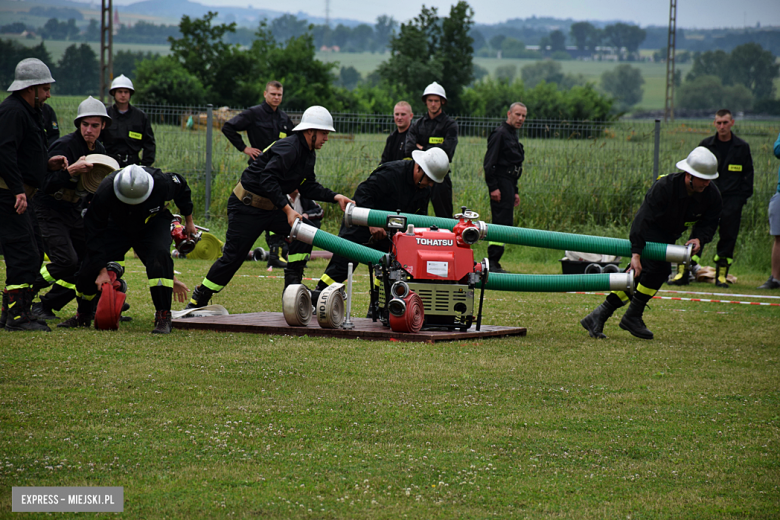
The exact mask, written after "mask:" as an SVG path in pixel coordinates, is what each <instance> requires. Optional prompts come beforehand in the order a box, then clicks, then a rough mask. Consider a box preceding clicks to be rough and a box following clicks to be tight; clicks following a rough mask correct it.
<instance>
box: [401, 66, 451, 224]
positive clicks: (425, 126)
mask: <svg viewBox="0 0 780 520" xmlns="http://www.w3.org/2000/svg"><path fill="white" fill-rule="evenodd" d="M422 101H423V103H425V106H426V107H427V109H428V111H427V112H426V113H425V115H424V116H422V117H421V118H420V119H418V120H417V121H415V122H414V123H413V124H412V125H411V126H410V127H409V131H408V132H407V135H406V145H405V147H404V152H405V154H406V157H411V156H412V155H411V154H412V150H423V151H424V150H429V149H430V148H441V149H442V150H444V151H445V152H446V153H447V157H448V159H449V161H450V163H451V162H452V158H453V156H454V155H455V148H456V147H457V146H458V123H456V122H455V121H453V120H452V119H450V118H449V116H447V114H445V113H444V112H443V110H442V109H443V107H444V105H446V104H447V94H446V93H445V92H444V88H443V87H442V86H441V85H439V84H438V83H436V82H435V81H434V82H433V83H431V84H430V85H428V86H427V87H425V91H424V92H423V95H422ZM431 203H432V204H433V211H434V213H435V214H436V216H437V217H442V218H452V179H451V178H450V174H449V173H448V174H447V176H446V177H445V178H444V182H442V183H439V184H436V186H434V187H433V190H432V194H431Z"/></svg>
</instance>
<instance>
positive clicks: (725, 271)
mask: <svg viewBox="0 0 780 520" xmlns="http://www.w3.org/2000/svg"><path fill="white" fill-rule="evenodd" d="M729 267H730V266H729V264H728V263H726V262H718V264H717V265H716V267H715V285H716V286H717V287H720V288H721V289H728V288H729V284H728V281H727V277H728V275H729Z"/></svg>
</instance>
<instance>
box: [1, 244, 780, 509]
mask: <svg viewBox="0 0 780 520" xmlns="http://www.w3.org/2000/svg"><path fill="white" fill-rule="evenodd" d="M483 246H484V245H483V244H480V246H479V248H478V249H479V250H478V252H477V257H478V258H481V257H482V256H484V250H483V249H484V247H483ZM524 258H526V257H525V256H524V255H523V254H522V252H521V249H520V248H511V250H510V253H509V258H508V259H507V261H505V262H503V263H504V264H505V267H508V268H509V269H511V270H512V271H514V272H524V273H547V274H552V273H558V272H560V267H559V266H558V265H557V264H555V263H554V262H541V263H540V262H530V261H526V260H524ZM325 265H326V264H325V262H324V261H322V260H317V261H313V262H312V263H311V264H310V267H309V269H308V270H307V276H310V277H317V276H319V275H320V274H321V273H322V271H323V270H324V268H325ZM175 266H176V269H177V271H178V272H179V273H180V274H179V275H178V276H179V278H181V279H182V280H184V281H185V282H186V283H187V284H189V285H190V287H193V286H194V285H195V284H196V283H198V282H199V281H200V279H202V277H203V276H204V275H205V273H206V272H207V270H208V268H209V266H210V263H209V262H207V261H193V260H189V261H187V260H177V261H176V264H175ZM127 269H128V273H127V274H126V278H127V279H128V283H129V286H130V292H129V295H128V301H129V302H130V303H131V305H132V307H131V310H130V311H129V312H128V314H129V315H130V316H132V317H133V321H132V322H130V323H123V324H122V325H121V330H119V331H118V332H99V331H95V330H94V329H92V330H62V329H55V330H54V331H53V332H51V333H48V334H43V333H37V334H36V333H33V334H28V333H8V332H0V517H1V518H15V517H16V515H13V514H12V513H11V488H12V487H13V486H123V487H124V496H125V503H124V511H125V516H126V517H127V518H142V519H143V518H145V519H158V518H180V519H192V518H208V519H214V518H278V519H288V518H317V519H319V518H329V519H330V518H332V519H335V518H366V519H375V518H404V517H405V518H441V519H451V518H487V517H496V518H511V517H519V518H592V519H602V518H629V517H630V518H675V519H678V518H692V519H701V518H776V517H778V515H780V491H779V490H778V485H779V484H780V449H779V447H778V441H779V440H780V438H779V435H778V433H779V430H778V428H779V427H780V415H778V409H779V407H780V388H779V386H780V371H779V370H778V368H779V363H778V357H779V356H780V307H776V306H774V307H770V306H756V305H739V304H719V303H702V302H690V301H672V300H653V302H652V303H651V304H650V310H649V311H648V312H647V313H646V316H645V318H646V322H647V324H648V327H649V328H650V329H651V330H653V331H654V332H655V334H656V339H655V340H653V341H642V340H638V339H635V338H633V337H631V336H630V335H629V334H628V333H626V332H624V331H622V330H620V329H619V328H618V326H617V323H618V320H617V319H615V318H613V319H612V320H610V322H609V323H608V324H607V327H606V331H605V332H606V334H607V335H608V336H609V338H608V339H606V340H598V341H597V340H593V339H591V338H589V337H588V335H587V333H586V332H585V331H584V329H582V327H581V326H580V325H579V320H580V319H581V318H582V317H583V316H584V315H585V314H587V313H588V312H589V311H590V310H591V309H592V308H594V307H595V306H596V305H598V304H599V303H600V302H601V301H602V299H603V296H599V295H585V294H544V293H542V294H538V293H502V292H488V293H487V295H486V301H485V318H484V322H485V323H487V324H492V325H519V326H524V327H527V328H528V334H527V336H525V337H516V338H508V339H484V340H478V341H474V340H469V341H453V342H448V343H440V344H436V345H427V344H419V343H402V342H369V341H362V340H355V341H346V340H338V339H318V338H313V337H291V336H281V335H274V336H267V335H252V334H227V333H217V332H188V331H182V330H175V331H174V332H173V333H172V334H171V335H169V336H165V337H156V336H152V335H151V334H150V333H149V331H150V330H151V329H152V311H153V309H152V306H151V299H150V297H149V295H148V291H147V290H146V288H145V287H146V280H145V275H144V271H143V267H142V265H141V264H140V262H139V261H138V260H137V259H134V258H130V259H129V260H128V265H127ZM2 274H3V272H2V270H0V275H2ZM356 280H357V281H356V293H357V294H356V296H355V305H354V309H355V312H356V314H357V315H358V316H360V315H362V313H363V312H365V308H366V302H367V294H366V286H367V280H368V278H367V276H366V271H365V269H364V268H361V269H360V270H358V272H357V276H356ZM762 281H763V277H759V276H758V275H756V276H744V277H741V278H740V283H738V284H736V285H734V286H732V287H731V288H730V289H728V290H726V291H721V290H718V292H726V293H729V294H730V295H733V296H727V297H720V298H721V299H733V300H742V301H745V300H750V301H763V302H778V301H780V300H777V299H763V300H761V299H756V298H748V297H746V296H742V295H743V294H752V295H763V296H777V294H776V291H775V292H774V293H773V292H771V291H759V290H756V289H753V288H754V287H755V286H756V285H758V284H759V283H761V282H762ZM307 283H309V284H313V283H314V282H313V281H308V282H307ZM281 288H282V279H281V272H280V271H279V270H275V271H274V272H272V273H269V272H267V271H266V270H265V267H264V266H263V265H260V264H257V263H253V262H247V263H245V264H244V266H243V267H242V269H241V270H239V272H238V274H237V276H236V277H235V278H234V279H233V281H232V282H231V283H230V285H228V287H227V288H226V289H225V290H224V291H223V292H222V293H221V294H219V295H217V296H215V297H214V299H213V302H214V303H219V304H222V305H225V306H226V307H227V308H228V309H229V310H230V312H232V313H243V312H255V311H275V312H278V311H280V309H281V298H280V295H281ZM690 289H691V290H693V291H699V292H707V293H714V292H716V291H715V290H714V287H713V286H711V285H704V284H695V285H692V286H691V287H690ZM662 294H664V295H665V296H670V295H671V294H669V293H662ZM678 296H683V297H701V298H713V296H701V295H699V296H695V295H678ZM714 298H719V297H718V296H714ZM181 306H182V304H175V307H176V308H180V307H181ZM73 311H74V307H73V304H70V305H69V306H68V307H67V308H66V310H65V311H64V312H61V313H60V315H61V316H62V317H67V316H69V315H70V314H71V313H72V312H73ZM618 314H620V311H619V312H618ZM617 318H619V316H617ZM28 516H29V517H31V518H36V517H41V518H42V517H43V516H44V515H43V514H40V515H34V514H30V515H28Z"/></svg>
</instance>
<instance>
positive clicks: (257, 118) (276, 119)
mask: <svg viewBox="0 0 780 520" xmlns="http://www.w3.org/2000/svg"><path fill="white" fill-rule="evenodd" d="M293 126H294V125H293V123H292V120H291V119H290V116H288V115H287V114H286V113H285V112H284V111H283V110H281V109H278V108H277V109H276V110H274V109H273V108H271V106H270V105H269V104H268V103H266V102H265V101H263V102H262V103H260V104H259V105H255V106H253V107H251V108H247V109H246V110H244V111H243V112H241V113H240V114H238V115H237V116H235V117H233V118H232V119H231V120H230V121H228V122H226V123H225V124H224V125H222V133H223V134H225V137H227V138H228V141H230V143H231V144H232V145H233V146H235V147H236V148H237V149H238V151H239V152H243V151H244V149H245V148H246V143H244V140H243V139H242V138H241V135H239V132H242V131H244V130H246V135H247V137H248V138H249V145H250V146H251V147H252V148H259V149H260V150H261V151H263V150H265V149H266V148H268V147H269V146H270V145H271V144H272V143H273V142H274V141H277V140H279V139H284V138H285V137H287V136H289V135H291V134H292V129H293ZM250 162H251V160H250Z"/></svg>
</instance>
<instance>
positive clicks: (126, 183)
mask: <svg viewBox="0 0 780 520" xmlns="http://www.w3.org/2000/svg"><path fill="white" fill-rule="evenodd" d="M152 189H154V177H152V176H151V175H150V174H149V172H147V171H146V170H144V169H143V168H142V167H141V166H138V165H137V164H131V165H130V166H126V167H125V168H123V169H121V170H119V172H117V174H116V176H115V177H114V194H115V195H116V198H118V199H119V200H121V201H122V202H124V203H125V204H130V205H136V204H141V203H142V202H144V201H145V200H146V199H148V198H149V195H151V194H152Z"/></svg>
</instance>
